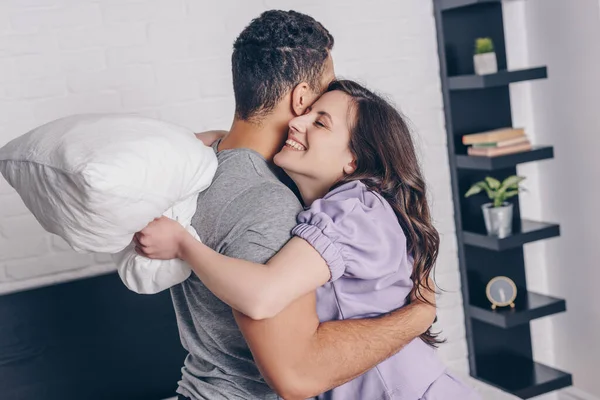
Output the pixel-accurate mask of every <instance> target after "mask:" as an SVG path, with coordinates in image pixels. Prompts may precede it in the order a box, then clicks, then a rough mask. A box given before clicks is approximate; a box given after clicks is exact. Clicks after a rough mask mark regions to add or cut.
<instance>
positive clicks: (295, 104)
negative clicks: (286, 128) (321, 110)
mask: <svg viewBox="0 0 600 400" xmlns="http://www.w3.org/2000/svg"><path fill="white" fill-rule="evenodd" d="M310 95H311V90H310V86H309V85H308V83H306V82H300V83H299V84H297V85H296V87H295V88H294V90H292V112H293V113H294V115H296V116H298V115H304V111H306V108H307V107H308V106H309V105H310Z"/></svg>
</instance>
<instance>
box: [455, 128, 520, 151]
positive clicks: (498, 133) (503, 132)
mask: <svg viewBox="0 0 600 400" xmlns="http://www.w3.org/2000/svg"><path fill="white" fill-rule="evenodd" d="M462 141H463V144H464V145H467V146H470V147H469V148H468V149H467V154H469V155H470V156H482V157H496V156H504V155H507V154H513V153H521V152H523V151H529V150H531V142H530V141H529V139H528V138H527V136H526V135H525V130H524V129H522V128H503V129H496V130H493V131H487V132H481V133H474V134H470V135H465V136H463V137H462Z"/></svg>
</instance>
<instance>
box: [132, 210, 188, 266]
mask: <svg viewBox="0 0 600 400" xmlns="http://www.w3.org/2000/svg"><path fill="white" fill-rule="evenodd" d="M185 235H189V233H188V231H186V230H185V228H184V227H183V226H181V224H179V222H177V221H175V220H172V219H170V218H167V217H160V218H156V219H155V220H154V221H152V222H150V223H149V224H148V226H146V227H145V228H144V229H143V230H141V231H140V232H138V233H136V234H135V235H134V236H133V241H134V242H135V251H136V253H138V254H139V255H141V256H144V257H148V258H151V259H156V260H171V259H173V258H180V255H181V244H182V242H183V240H184V239H185Z"/></svg>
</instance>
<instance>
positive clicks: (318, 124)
mask: <svg viewBox="0 0 600 400" xmlns="http://www.w3.org/2000/svg"><path fill="white" fill-rule="evenodd" d="M315 125H316V126H318V127H319V128H327V126H325V124H324V123H322V122H321V121H319V120H316V121H315Z"/></svg>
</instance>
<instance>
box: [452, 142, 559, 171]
mask: <svg viewBox="0 0 600 400" xmlns="http://www.w3.org/2000/svg"><path fill="white" fill-rule="evenodd" d="M553 157H554V148H553V147H552V146H532V148H531V150H529V151H524V152H522V153H516V154H508V155H505V156H498V157H481V156H468V155H463V154H459V155H457V156H456V166H457V167H458V168H462V169H474V170H478V171H494V170H497V169H504V168H511V167H516V166H517V165H518V164H524V163H528V162H532V161H541V160H547V159H550V158H553Z"/></svg>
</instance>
